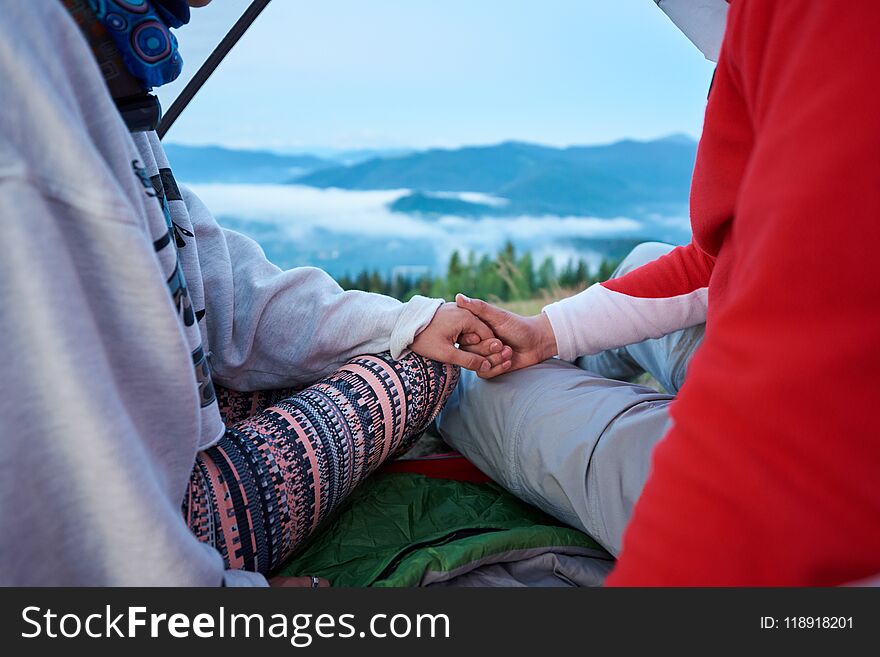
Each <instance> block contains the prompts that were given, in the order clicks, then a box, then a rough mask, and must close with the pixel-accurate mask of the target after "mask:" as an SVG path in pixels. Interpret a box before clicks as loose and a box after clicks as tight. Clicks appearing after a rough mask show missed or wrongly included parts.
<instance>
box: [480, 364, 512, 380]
mask: <svg viewBox="0 0 880 657" xmlns="http://www.w3.org/2000/svg"><path fill="white" fill-rule="evenodd" d="M512 368H513V361H512V360H505V361H502V362H501V363H499V364H497V365H493V366H490V367H489V368H488V369H484V370H480V371H479V372H477V376H478V377H480V378H481V379H494V378H495V377H496V376H499V375H501V374H506V373H507V372H510V371H511V370H512Z"/></svg>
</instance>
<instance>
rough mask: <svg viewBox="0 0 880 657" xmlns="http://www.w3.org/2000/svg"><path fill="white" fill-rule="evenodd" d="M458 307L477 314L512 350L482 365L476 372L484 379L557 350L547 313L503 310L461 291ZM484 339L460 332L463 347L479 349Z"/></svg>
mask: <svg viewBox="0 0 880 657" xmlns="http://www.w3.org/2000/svg"><path fill="white" fill-rule="evenodd" d="M455 302H456V304H457V305H458V307H459V308H461V309H463V310H467V311H469V312H471V313H473V315H474V316H475V317H479V318H480V319H481V320H482V321H483V322H484V323H485V324H486V325H487V326H488V327H489V329H491V331H492V332H493V333H494V334H495V337H496V338H498V339H500V340H501V341H503V342H504V344H505V345H506V346H505V347H504V350H507V349H510V350H511V358H510V359H499V362H497V363H494V362H493V363H492V366H491V367H490V368H486V369H481V370H479V371H478V372H477V375H478V376H479V377H480V378H483V379H491V378H492V377H495V376H498V375H499V374H504V373H505V372H513V371H514V370H520V369H522V368H524V367H529V366H530V365H535V364H536V363H542V362H544V361H545V360H547V359H548V358H552V357H553V356H555V355H556V354H557V347H556V335H555V334H554V333H553V327H552V326H551V325H550V320H549V319H547V316H546V315H544V314H543V313H541V314H540V315H535V316H533V317H523V316H522V315H517V314H516V313H512V312H509V311H507V310H502V309H501V308H498V307H497V306H493V305H492V304H489V303H486V302H485V301H480V300H479V299H470V298H468V297H466V296H464V295H463V294H459V295H457V296H456V297H455ZM483 342H484V340H482V338H481V337H480V336H472V335H463V336H462V338H461V343H462V346H461V348H462V350H464V351H475V352H476V353H480V351H481V345H482V343H483Z"/></svg>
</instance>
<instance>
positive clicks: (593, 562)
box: [278, 473, 613, 587]
mask: <svg viewBox="0 0 880 657" xmlns="http://www.w3.org/2000/svg"><path fill="white" fill-rule="evenodd" d="M612 564H613V560H612V557H611V556H610V555H609V554H608V553H607V552H605V551H604V550H603V549H602V548H601V547H600V546H599V545H598V544H597V543H596V542H595V541H594V540H593V539H591V538H590V537H589V536H587V535H586V534H584V533H582V532H579V531H577V530H574V529H571V528H570V527H566V526H563V525H561V524H560V523H559V522H558V521H557V520H555V519H553V518H551V517H550V516H548V515H546V514H545V513H543V512H541V511H539V510H538V509H536V508H535V507H533V506H530V505H528V504H526V503H524V502H522V501H520V500H518V499H516V498H515V497H513V496H512V495H510V494H509V493H507V492H506V491H505V490H503V489H502V488H501V487H499V486H497V485H495V484H492V483H482V484H474V483H465V482H459V481H452V480H447V479H432V478H428V477H425V476H423V475H417V474H408V473H392V474H380V475H377V476H375V477H373V478H372V479H370V480H369V481H367V482H366V483H365V484H364V485H363V486H361V487H360V488H358V489H357V490H356V491H354V493H352V495H351V496H350V497H349V499H348V500H347V501H346V502H345V503H344V504H343V505H342V506H341V507H340V509H339V510H338V511H337V512H336V513H335V514H334V515H333V516H332V517H331V518H329V519H328V521H327V522H326V523H325V524H324V526H323V527H322V528H321V529H320V530H319V531H318V532H316V534H315V535H314V536H313V537H312V538H311V539H310V540H309V541H308V542H307V543H306V545H304V546H303V548H302V549H301V550H300V551H299V552H298V553H297V554H296V555H295V556H294V557H293V558H292V559H291V560H290V561H288V562H287V563H286V564H285V565H284V566H283V567H282V568H281V570H280V571H279V573H278V574H279V575H291V576H300V575H317V576H320V577H325V578H327V579H328V580H329V581H330V582H331V584H332V585H333V586H345V587H366V586H386V587H387V586H426V585H462V586H467V585H470V586H486V585H493V586H510V585H552V586H558V585H598V584H600V583H601V581H602V579H603V578H604V576H605V574H607V572H608V571H609V570H610V568H611V565H612Z"/></svg>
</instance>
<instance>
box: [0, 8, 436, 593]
mask: <svg viewBox="0 0 880 657" xmlns="http://www.w3.org/2000/svg"><path fill="white" fill-rule="evenodd" d="M0 80H2V81H3V83H2V99H3V110H2V112H0V219H2V226H3V230H4V237H5V248H4V254H3V256H2V257H0V307H2V310H0V363H2V375H3V376H2V380H0V439H2V450H0V501H2V502H0V527H3V532H2V533H0V584H2V585H86V584H88V585H194V586H219V585H222V584H225V585H227V586H230V585H235V586H238V585H245V586H248V585H265V580H264V579H263V577H262V576H260V575H256V574H252V573H244V572H240V571H225V572H224V569H223V563H222V560H221V558H220V556H219V554H218V553H217V552H216V551H214V550H213V549H212V548H210V547H207V546H206V545H203V544H201V543H199V542H198V541H197V540H196V539H195V538H194V537H193V536H192V535H191V534H190V532H189V530H188V528H187V526H186V524H185V522H184V519H183V517H182V515H181V501H182V499H183V495H184V490H185V486H186V483H187V481H188V478H189V475H190V471H191V470H192V467H193V463H194V459H195V455H196V452H197V451H198V450H200V449H204V448H206V447H208V446H210V445H211V444H212V443H213V442H214V441H216V440H217V439H218V438H219V437H220V436H221V435H222V432H223V424H222V422H221V420H220V415H219V412H218V409H217V403H216V399H215V396H214V391H213V382H214V381H216V382H218V383H221V384H223V385H226V386H228V387H231V388H234V389H238V390H254V389H260V388H275V387H281V386H292V385H306V384H309V383H312V382H314V381H316V380H318V379H319V378H321V377H322V376H324V375H327V374H329V373H331V372H332V371H333V370H335V369H336V368H338V366H340V365H341V364H342V363H344V362H345V361H346V360H348V359H349V358H350V357H353V356H355V355H357V354H361V353H377V352H381V351H385V350H391V352H392V354H394V355H395V356H399V355H400V354H402V353H403V352H404V351H405V350H406V348H407V347H408V345H409V344H410V343H411V342H412V340H413V337H414V336H415V335H416V334H417V333H418V331H420V330H421V329H422V328H423V327H424V326H426V325H427V324H428V323H429V322H430V320H431V318H432V317H433V315H434V312H436V309H437V308H438V306H439V305H440V303H442V302H441V301H440V300H437V299H426V298H422V297H417V298H415V299H414V300H413V301H411V302H409V303H407V304H401V303H400V302H398V301H396V300H394V299H390V298H388V297H383V296H379V295H373V294H366V293H363V292H343V291H342V290H341V289H340V288H339V286H338V285H337V284H336V283H335V282H334V281H333V280H332V279H331V278H330V277H329V276H328V275H327V274H326V273H324V272H322V271H320V270H318V269H314V268H310V267H304V268H299V269H294V270H290V271H281V270H280V269H278V268H277V267H275V266H274V265H272V264H271V263H269V262H268V261H267V260H266V259H265V257H264V254H263V252H262V250H261V249H260V247H259V246H258V245H257V244H256V243H255V242H253V241H252V240H250V239H248V238H246V237H244V236H242V235H239V234H237V233H234V232H231V231H228V230H224V229H223V228H221V227H220V226H218V225H217V223H216V221H215V220H214V219H213V217H212V216H211V213H210V212H209V211H208V209H207V208H206V207H205V206H204V205H203V204H202V203H201V202H200V201H199V199H198V198H196V197H195V196H194V195H193V194H192V193H190V192H189V191H188V190H186V189H184V188H178V187H177V185H176V184H174V183H173V179H172V177H171V176H170V175H169V173H168V171H169V165H168V162H167V160H166V159H165V154H164V152H163V150H162V147H161V145H160V143H159V141H158V139H157V138H156V135H155V134H154V133H140V134H138V135H135V136H134V137H132V135H130V134H129V133H128V131H127V130H126V128H125V126H124V124H123V123H122V121H121V119H120V117H119V115H118V112H117V110H116V108H115V106H114V104H113V101H112V99H111V98H110V97H109V95H108V92H107V90H106V87H105V84H104V81H103V78H102V76H101V73H100V71H99V70H98V67H97V65H96V63H95V62H94V60H93V58H92V55H91V52H90V50H89V47H88V45H87V44H86V42H85V40H84V39H83V37H82V35H81V34H80V32H79V29H78V28H77V26H76V25H75V24H74V22H73V20H72V19H71V18H70V17H69V16H68V15H67V13H66V11H65V10H64V9H63V7H62V5H61V3H59V2H52V1H49V0H40V1H39V2H15V3H8V5H7V6H5V7H4V10H3V12H0ZM133 564H137V567H133Z"/></svg>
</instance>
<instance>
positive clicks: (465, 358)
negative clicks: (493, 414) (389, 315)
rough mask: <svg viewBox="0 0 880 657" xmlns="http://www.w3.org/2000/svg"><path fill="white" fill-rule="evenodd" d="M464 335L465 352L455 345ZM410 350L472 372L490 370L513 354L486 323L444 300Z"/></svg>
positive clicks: (500, 364)
mask: <svg viewBox="0 0 880 657" xmlns="http://www.w3.org/2000/svg"><path fill="white" fill-rule="evenodd" d="M463 335H467V336H468V337H469V342H468V349H467V351H463V350H462V349H459V348H457V347H456V346H455V345H456V343H458V342H460V341H461V340H460V338H461V336H463ZM410 349H412V350H413V351H414V352H415V353H417V354H418V355H419V356H424V357H425V358H431V359H433V360H439V361H441V362H443V363H450V364H452V365H459V366H461V367H463V368H465V369H468V370H473V371H474V372H491V371H492V370H493V368H495V367H500V366H502V365H503V364H504V361H505V360H509V359H510V358H511V356H512V355H513V352H512V350H511V349H509V348H506V347H505V346H504V345H503V344H502V343H501V340H498V339H497V338H496V337H495V334H494V333H493V332H492V329H490V328H489V327H488V326H487V325H486V324H485V322H483V321H481V320H479V319H478V318H477V317H475V316H474V315H473V314H472V313H470V312H468V311H467V310H463V309H461V308H459V307H457V306H456V305H455V304H454V303H444V304H443V305H442V306H440V308H438V309H437V312H436V313H435V314H434V319H432V320H431V323H430V324H428V326H426V327H425V329H424V330H423V331H422V332H421V333H419V334H418V335H417V336H416V339H415V340H414V341H413V343H412V344H411V345H410Z"/></svg>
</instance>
